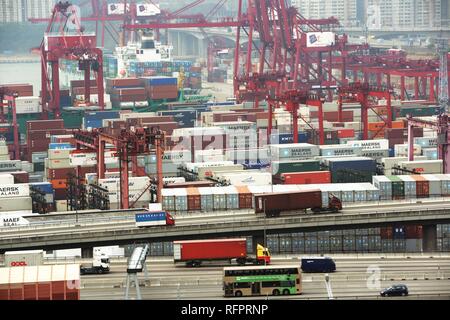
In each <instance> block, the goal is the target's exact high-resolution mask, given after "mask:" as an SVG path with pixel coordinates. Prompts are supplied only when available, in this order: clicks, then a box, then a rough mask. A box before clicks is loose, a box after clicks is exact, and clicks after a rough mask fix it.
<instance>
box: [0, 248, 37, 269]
mask: <svg viewBox="0 0 450 320" xmlns="http://www.w3.org/2000/svg"><path fill="white" fill-rule="evenodd" d="M4 257H5V267H26V266H40V265H43V264H44V250H29V251H7V252H5V255H4Z"/></svg>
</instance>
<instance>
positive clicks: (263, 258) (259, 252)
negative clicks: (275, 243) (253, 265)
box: [256, 244, 270, 265]
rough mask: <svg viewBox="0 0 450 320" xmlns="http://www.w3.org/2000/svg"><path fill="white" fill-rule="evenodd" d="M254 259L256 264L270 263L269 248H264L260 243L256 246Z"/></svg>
mask: <svg viewBox="0 0 450 320" xmlns="http://www.w3.org/2000/svg"><path fill="white" fill-rule="evenodd" d="M256 260H257V261H258V264H262V265H267V264H270V252H269V248H266V247H264V246H262V245H260V244H258V245H257V246H256Z"/></svg>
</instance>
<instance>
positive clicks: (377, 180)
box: [372, 176, 392, 200]
mask: <svg viewBox="0 0 450 320" xmlns="http://www.w3.org/2000/svg"><path fill="white" fill-rule="evenodd" d="M372 184H373V185H374V187H376V188H378V189H379V190H380V199H381V200H390V199H392V181H391V179H389V178H388V177H386V176H373V177H372Z"/></svg>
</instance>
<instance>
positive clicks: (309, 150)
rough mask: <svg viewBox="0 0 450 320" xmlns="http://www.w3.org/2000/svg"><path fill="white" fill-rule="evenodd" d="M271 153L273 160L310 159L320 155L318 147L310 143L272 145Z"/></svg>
mask: <svg viewBox="0 0 450 320" xmlns="http://www.w3.org/2000/svg"><path fill="white" fill-rule="evenodd" d="M269 153H270V156H271V159H272V160H280V159H285V160H288V159H289V158H291V159H292V158H295V159H310V158H313V157H316V156H319V155H320V149H319V147H318V146H316V145H313V144H309V143H288V144H271V145H269Z"/></svg>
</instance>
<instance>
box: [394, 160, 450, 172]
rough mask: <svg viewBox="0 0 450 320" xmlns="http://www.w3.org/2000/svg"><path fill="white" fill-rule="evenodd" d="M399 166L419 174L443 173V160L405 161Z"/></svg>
mask: <svg viewBox="0 0 450 320" xmlns="http://www.w3.org/2000/svg"><path fill="white" fill-rule="evenodd" d="M399 165H400V166H401V167H402V168H404V169H408V170H413V169H414V170H415V171H416V172H419V173H429V174H435V173H442V160H422V161H403V162H400V164H399Z"/></svg>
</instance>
